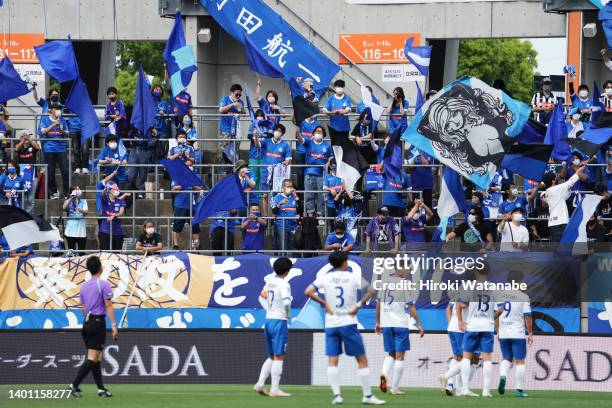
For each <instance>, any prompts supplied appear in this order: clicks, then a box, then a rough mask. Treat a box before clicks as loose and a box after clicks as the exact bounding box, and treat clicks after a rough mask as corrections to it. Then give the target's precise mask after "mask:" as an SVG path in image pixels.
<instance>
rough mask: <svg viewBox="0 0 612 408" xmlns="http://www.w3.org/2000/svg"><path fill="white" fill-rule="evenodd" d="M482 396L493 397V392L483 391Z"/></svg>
mask: <svg viewBox="0 0 612 408" xmlns="http://www.w3.org/2000/svg"><path fill="white" fill-rule="evenodd" d="M482 397H483V398H493V394H491V391H483V392H482Z"/></svg>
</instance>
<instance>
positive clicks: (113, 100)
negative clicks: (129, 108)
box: [108, 96, 117, 102]
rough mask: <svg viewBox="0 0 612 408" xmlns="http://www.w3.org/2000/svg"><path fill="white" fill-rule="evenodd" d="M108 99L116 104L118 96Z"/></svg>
mask: <svg viewBox="0 0 612 408" xmlns="http://www.w3.org/2000/svg"><path fill="white" fill-rule="evenodd" d="M108 99H110V101H111V102H115V101H116V100H117V97H116V96H109V97H108Z"/></svg>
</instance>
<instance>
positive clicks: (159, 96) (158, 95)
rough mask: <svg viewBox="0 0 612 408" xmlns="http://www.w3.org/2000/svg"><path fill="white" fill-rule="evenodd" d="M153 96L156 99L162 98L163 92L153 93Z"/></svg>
mask: <svg viewBox="0 0 612 408" xmlns="http://www.w3.org/2000/svg"><path fill="white" fill-rule="evenodd" d="M153 96H154V97H156V98H161V96H162V93H161V91H153Z"/></svg>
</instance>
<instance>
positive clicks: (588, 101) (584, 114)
mask: <svg viewBox="0 0 612 408" xmlns="http://www.w3.org/2000/svg"><path fill="white" fill-rule="evenodd" d="M569 91H570V97H571V100H572V109H577V110H578V112H579V113H580V115H581V116H580V120H581V121H582V122H588V121H589V120H590V119H591V108H592V107H593V98H590V97H589V86H588V85H586V84H580V86H578V94H576V93H575V92H574V81H573V79H572V78H571V77H570V83H569Z"/></svg>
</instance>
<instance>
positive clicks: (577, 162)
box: [572, 159, 580, 166]
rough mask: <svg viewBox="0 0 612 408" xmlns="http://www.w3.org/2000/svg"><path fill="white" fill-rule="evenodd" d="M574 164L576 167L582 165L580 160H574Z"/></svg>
mask: <svg viewBox="0 0 612 408" xmlns="http://www.w3.org/2000/svg"><path fill="white" fill-rule="evenodd" d="M572 164H573V165H574V166H577V165H579V164H580V160H578V159H574V160H572Z"/></svg>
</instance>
